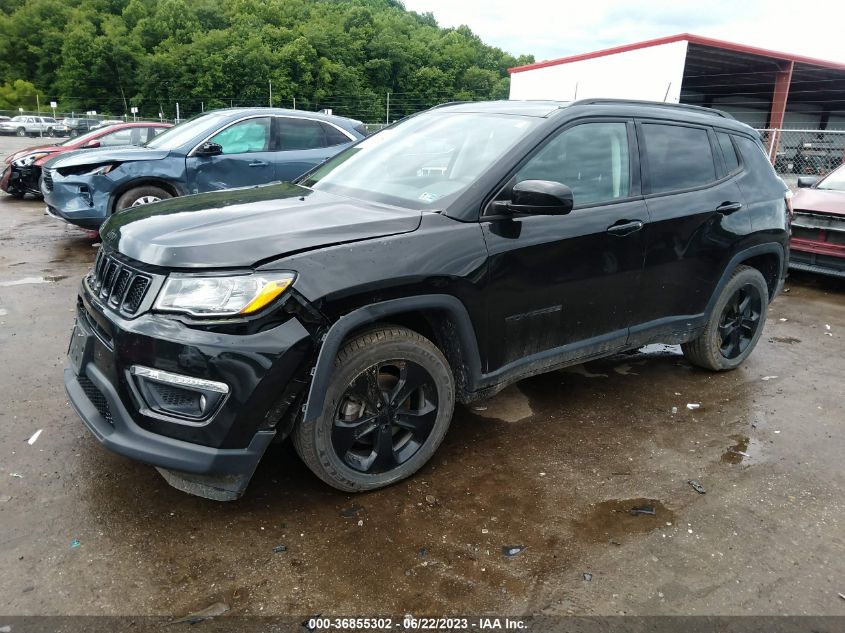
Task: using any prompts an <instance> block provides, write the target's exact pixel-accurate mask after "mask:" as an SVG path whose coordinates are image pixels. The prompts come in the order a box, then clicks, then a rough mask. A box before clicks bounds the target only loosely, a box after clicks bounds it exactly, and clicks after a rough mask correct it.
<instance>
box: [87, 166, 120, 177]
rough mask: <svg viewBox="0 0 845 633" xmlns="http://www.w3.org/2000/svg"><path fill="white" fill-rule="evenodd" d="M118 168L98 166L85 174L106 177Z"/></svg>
mask: <svg viewBox="0 0 845 633" xmlns="http://www.w3.org/2000/svg"><path fill="white" fill-rule="evenodd" d="M115 167H117V165H97V166H96V167H95V168H94V169H91V170H90V171H86V172H83V175H85V176H105V175H106V174H107V173H109V172H110V171H111V170H112V169H114V168H115Z"/></svg>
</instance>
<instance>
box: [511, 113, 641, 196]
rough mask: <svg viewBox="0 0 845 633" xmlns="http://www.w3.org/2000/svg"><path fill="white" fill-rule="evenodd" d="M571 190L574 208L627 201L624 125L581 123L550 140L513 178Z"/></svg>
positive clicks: (626, 134)
mask: <svg viewBox="0 0 845 633" xmlns="http://www.w3.org/2000/svg"><path fill="white" fill-rule="evenodd" d="M523 180H552V181H555V182H559V183H561V184H564V185H566V186H568V187H569V188H570V189H572V193H573V197H574V198H575V208H578V207H583V206H585V205H591V204H598V203H602V202H611V201H613V200H617V199H620V198H627V197H628V195H629V193H630V187H631V168H630V164H629V154H628V129H627V126H626V124H625V123H616V122H614V123H582V124H581V125H577V126H575V127H571V128H569V129H566V130H564V131H563V132H561V133H559V134H558V135H557V136H556V137H554V138H553V139H551V140H550V141H549V142H548V143H547V144H546V146H545V147H543V148H542V149H541V150H540V151H539V152H538V153H537V154H536V155H535V156H534V157H533V158H532V159H531V160H529V161H528V162H527V163H526V164H525V165H524V166H523V167H522V169H520V170H519V172H518V173H517V175H516V182H522V181H523Z"/></svg>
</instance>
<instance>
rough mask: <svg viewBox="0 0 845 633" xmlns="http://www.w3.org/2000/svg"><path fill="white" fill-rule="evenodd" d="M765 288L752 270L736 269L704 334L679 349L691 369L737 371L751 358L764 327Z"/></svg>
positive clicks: (767, 296) (767, 291) (765, 308)
mask: <svg viewBox="0 0 845 633" xmlns="http://www.w3.org/2000/svg"><path fill="white" fill-rule="evenodd" d="M768 310H769V287H768V285H767V284H766V280H765V279H764V278H763V275H762V274H761V273H760V271H759V270H757V269H756V268H751V267H750V266H737V269H736V270H735V271H734V273H733V275H731V278H730V279H729V280H728V283H726V284H725V287H724V288H723V289H722V292H721V293H720V294H719V298H718V299H717V300H716V305H715V306H713V311H712V312H711V313H710V319H709V320H708V321H707V325H706V327H705V328H704V332H703V333H702V334H701V336H699V337H698V338H697V339H695V340H694V341H690V342H688V343H683V344H682V345H681V349H682V350H683V352H684V356H686V358H687V360H688V361H689V362H690V363H692V364H693V365H697V366H698V367H703V368H704V369H710V370H713V371H727V370H730V369H735V368H737V367H739V366H740V365H741V364H742V363H743V361H745V359H746V358H748V356H749V354H751V352H752V350H753V349H754V347H755V346H756V345H757V341H758V340H760V335H761V334H762V333H763V326H764V325H765V323H766V314H767V313H768Z"/></svg>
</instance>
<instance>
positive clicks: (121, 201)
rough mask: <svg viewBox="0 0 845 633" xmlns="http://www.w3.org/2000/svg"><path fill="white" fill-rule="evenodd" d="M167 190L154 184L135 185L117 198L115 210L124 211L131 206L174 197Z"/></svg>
mask: <svg viewBox="0 0 845 633" xmlns="http://www.w3.org/2000/svg"><path fill="white" fill-rule="evenodd" d="M172 197H173V196H172V195H170V194H169V193H168V192H167V191H165V190H164V189H162V188H161V187H154V186H152V185H144V186H142V187H135V188H133V189H130V190H129V191H127V192H125V193H124V194H123V195H121V196H120V197H119V198H118V199H117V203H116V204H115V205H114V210H115V211H123V210H124V209H128V208H130V207H139V206H141V205H144V204H149V203H151V202H158V201H159V200H167V199H168V198H172Z"/></svg>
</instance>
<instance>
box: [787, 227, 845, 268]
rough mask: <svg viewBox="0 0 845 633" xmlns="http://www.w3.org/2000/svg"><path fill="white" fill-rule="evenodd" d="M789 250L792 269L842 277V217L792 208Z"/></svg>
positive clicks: (844, 259) (844, 233)
mask: <svg viewBox="0 0 845 633" xmlns="http://www.w3.org/2000/svg"><path fill="white" fill-rule="evenodd" d="M789 250H790V253H791V255H790V259H789V267H790V268H792V269H793V270H802V271H805V272H811V273H817V274H821V275H829V276H832V277H845V218H842V217H841V216H835V215H824V214H820V213H812V212H806V211H796V213H795V217H794V218H793V220H792V237H791V239H790V241H789Z"/></svg>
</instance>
